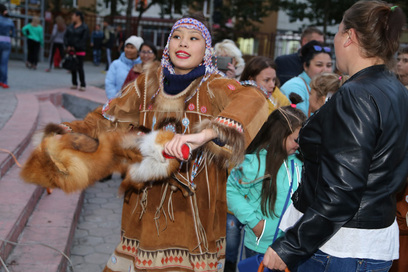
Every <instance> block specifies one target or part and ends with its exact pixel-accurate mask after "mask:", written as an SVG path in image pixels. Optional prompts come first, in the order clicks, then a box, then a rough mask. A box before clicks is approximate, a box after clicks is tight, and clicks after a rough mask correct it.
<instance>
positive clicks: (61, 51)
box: [50, 43, 64, 69]
mask: <svg viewBox="0 0 408 272" xmlns="http://www.w3.org/2000/svg"><path fill="white" fill-rule="evenodd" d="M57 48H58V51H59V54H60V56H61V59H63V58H64V45H63V44H62V43H52V47H51V55H50V69H51V68H52V64H53V63H54V55H55V51H57Z"/></svg>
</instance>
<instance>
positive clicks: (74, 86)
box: [70, 85, 78, 90]
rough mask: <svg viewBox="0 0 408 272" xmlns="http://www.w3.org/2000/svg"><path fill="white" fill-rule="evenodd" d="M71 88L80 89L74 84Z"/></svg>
mask: <svg viewBox="0 0 408 272" xmlns="http://www.w3.org/2000/svg"><path fill="white" fill-rule="evenodd" d="M70 89H71V90H76V89H78V86H76V85H72V86H71V88H70Z"/></svg>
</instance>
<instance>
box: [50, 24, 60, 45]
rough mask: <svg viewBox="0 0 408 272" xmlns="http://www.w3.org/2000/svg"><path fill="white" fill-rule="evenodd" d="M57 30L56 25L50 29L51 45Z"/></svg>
mask: <svg viewBox="0 0 408 272" xmlns="http://www.w3.org/2000/svg"><path fill="white" fill-rule="evenodd" d="M57 29H58V27H57V24H54V27H53V28H52V33H51V37H50V42H51V43H53V42H54V39H55V36H57V33H58V30H57Z"/></svg>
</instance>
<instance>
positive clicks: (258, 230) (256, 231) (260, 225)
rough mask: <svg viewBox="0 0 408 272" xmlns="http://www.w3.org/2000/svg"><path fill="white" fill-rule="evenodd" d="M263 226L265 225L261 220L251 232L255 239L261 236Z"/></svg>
mask: <svg viewBox="0 0 408 272" xmlns="http://www.w3.org/2000/svg"><path fill="white" fill-rule="evenodd" d="M264 225H265V220H261V221H259V222H258V224H256V226H255V227H253V229H252V231H253V232H254V234H255V236H256V237H259V236H261V234H262V231H263V228H264Z"/></svg>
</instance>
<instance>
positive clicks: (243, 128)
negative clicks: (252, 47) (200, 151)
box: [196, 78, 268, 167]
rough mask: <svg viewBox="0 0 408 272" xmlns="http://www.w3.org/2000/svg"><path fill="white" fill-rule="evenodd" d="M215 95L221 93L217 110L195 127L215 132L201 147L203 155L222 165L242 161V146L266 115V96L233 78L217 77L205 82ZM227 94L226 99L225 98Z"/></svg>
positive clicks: (251, 137) (197, 129)
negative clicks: (215, 114)
mask: <svg viewBox="0 0 408 272" xmlns="http://www.w3.org/2000/svg"><path fill="white" fill-rule="evenodd" d="M208 91H209V92H210V93H211V95H214V97H222V98H224V99H221V102H220V103H221V104H220V105H217V107H218V108H220V112H219V114H218V116H217V117H215V118H214V119H213V120H205V121H203V122H201V123H200V124H199V125H198V126H196V131H197V132H198V131H201V130H203V129H206V128H212V129H213V130H214V131H215V132H216V133H217V135H218V137H217V138H216V139H214V140H213V141H210V142H208V143H207V144H206V145H205V146H204V147H203V148H204V152H205V154H206V156H207V157H208V158H209V159H211V160H214V161H215V162H216V163H217V164H219V165H221V166H223V167H230V166H234V165H237V164H238V163H240V162H242V160H243V158H244V154H245V150H246V148H247V147H248V145H249V144H250V143H251V141H252V139H253V138H254V137H255V136H256V134H257V133H258V131H259V130H260V128H261V127H262V125H263V123H264V122H265V121H266V119H267V118H268V106H267V102H266V99H265V97H264V96H263V95H262V94H261V93H260V92H259V91H258V90H256V89H255V88H252V87H244V86H242V85H241V84H239V82H237V81H235V80H230V79H225V78H218V79H214V80H212V81H211V82H210V83H209V84H208ZM225 98H227V99H225Z"/></svg>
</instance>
